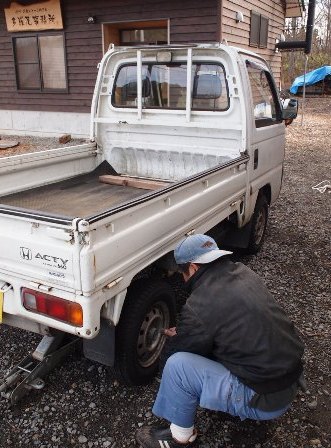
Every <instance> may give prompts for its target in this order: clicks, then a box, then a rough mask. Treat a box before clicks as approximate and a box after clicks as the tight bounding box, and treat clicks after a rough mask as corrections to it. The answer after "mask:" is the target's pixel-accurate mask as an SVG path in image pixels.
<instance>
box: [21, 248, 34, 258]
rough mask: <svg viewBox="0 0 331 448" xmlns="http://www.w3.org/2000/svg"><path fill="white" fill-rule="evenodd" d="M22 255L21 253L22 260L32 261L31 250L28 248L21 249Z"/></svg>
mask: <svg viewBox="0 0 331 448" xmlns="http://www.w3.org/2000/svg"><path fill="white" fill-rule="evenodd" d="M20 253H21V258H23V260H32V251H31V249H28V248H27V247H21V248H20Z"/></svg>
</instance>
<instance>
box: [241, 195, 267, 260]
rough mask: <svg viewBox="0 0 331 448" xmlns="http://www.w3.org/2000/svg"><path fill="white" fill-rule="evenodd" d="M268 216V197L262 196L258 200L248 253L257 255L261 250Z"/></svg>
mask: <svg viewBox="0 0 331 448" xmlns="http://www.w3.org/2000/svg"><path fill="white" fill-rule="evenodd" d="M268 216H269V204H268V201H267V199H266V197H265V196H264V195H263V194H261V195H259V196H258V198H257V200H256V204H255V209H254V214H253V217H252V225H251V231H250V235H249V242H248V246H247V249H246V253H248V254H256V253H257V252H258V251H259V250H260V249H261V247H262V244H263V241H264V237H265V231H266V228H267V222H268Z"/></svg>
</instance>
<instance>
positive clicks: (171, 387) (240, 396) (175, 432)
mask: <svg viewBox="0 0 331 448" xmlns="http://www.w3.org/2000/svg"><path fill="white" fill-rule="evenodd" d="M230 253H231V252H227V251H223V250H220V249H219V248H218V247H217V244H216V242H215V241H214V240H213V239H212V238H210V237H208V236H206V235H192V236H189V237H187V238H186V239H185V240H184V241H182V242H181V243H180V244H179V245H178V246H177V248H176V249H175V259H176V262H177V264H178V265H179V269H180V271H181V272H182V274H183V277H184V280H185V282H186V284H187V286H188V288H189V291H190V296H189V298H188V300H187V302H186V304H185V305H184V307H183V309H182V313H181V315H180V317H179V320H178V322H177V327H176V328H172V329H168V330H166V334H167V335H168V336H169V340H168V343H167V351H168V352H169V354H171V356H170V357H169V358H168V360H167V362H166V365H165V368H164V370H163V375H162V380H161V384H160V388H159V391H158V394H157V397H156V400H155V403H154V407H153V413H154V414H155V415H156V416H158V417H162V418H164V419H166V420H168V421H169V422H170V426H167V427H158V428H153V427H151V426H146V427H142V428H140V429H139V430H138V432H137V434H136V438H137V442H138V443H139V444H140V445H141V446H142V447H143V448H160V447H162V448H176V447H190V446H193V445H194V443H195V440H196V437H197V432H196V430H195V428H194V419H195V413H196V409H197V406H198V405H200V406H201V407H203V408H206V409H211V410H215V411H222V412H226V413H229V414H231V415H233V416H238V417H240V418H241V419H242V420H244V419H246V418H250V419H255V420H269V419H273V418H276V417H279V416H281V415H282V414H284V412H286V410H287V409H288V408H289V406H290V404H291V402H292V400H293V398H294V397H295V395H296V392H297V389H298V385H299V383H300V382H302V381H303V366H302V362H301V358H302V355H303V351H304V347H303V343H302V342H301V340H300V338H299V336H298V334H297V332H296V330H295V328H294V325H293V324H292V323H291V321H290V320H289V319H288V317H287V316H286V314H285V312H284V311H283V310H282V308H281V307H280V306H279V305H278V304H277V303H276V302H275V300H274V299H273V297H272V296H271V294H270V292H269V291H268V290H267V288H266V286H265V285H264V283H263V282H262V280H261V279H260V278H259V277H258V275H256V274H255V273H254V272H253V271H251V270H250V269H249V268H247V267H246V266H244V265H243V264H241V263H233V262H232V261H230V260H229V257H227V256H226V255H228V254H230Z"/></svg>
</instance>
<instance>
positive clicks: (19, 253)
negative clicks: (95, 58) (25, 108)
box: [0, 44, 297, 402]
mask: <svg viewBox="0 0 331 448" xmlns="http://www.w3.org/2000/svg"><path fill="white" fill-rule="evenodd" d="M296 113H297V103H296V101H295V100H290V101H289V100H287V103H286V105H282V104H281V102H280V100H279V96H278V93H277V89H276V86H275V83H274V80H273V76H272V73H271V71H270V69H269V67H268V65H267V64H266V62H265V61H264V60H263V59H262V58H261V57H259V56H258V55H256V54H254V53H251V52H249V51H246V50H241V49H239V48H233V47H230V46H226V45H222V44H196V45H195V44H192V45H177V46H176V45H170V46H142V47H126V48H124V47H115V46H111V47H110V49H109V51H108V52H107V53H106V54H105V55H104V57H103V59H102V61H101V63H100V64H99V72H98V77H97V81H96V86H95V91H94V96H93V100H92V107H91V128H90V142H89V143H86V144H80V145H77V146H70V147H65V148H63V147H62V148H58V149H52V150H47V151H42V152H34V153H30V154H22V155H17V156H11V157H4V158H0V321H1V323H2V324H5V325H8V326H12V327H17V328H21V329H23V330H26V331H30V332H35V333H39V334H40V335H43V336H44V338H43V339H42V341H41V343H40V344H39V346H38V347H37V349H36V350H35V351H34V352H33V353H32V354H30V355H29V356H27V358H25V359H24V360H23V361H22V362H20V363H19V364H18V365H17V366H15V367H14V368H13V369H12V370H11V371H10V372H8V374H7V375H6V377H5V378H4V380H3V383H2V384H1V385H0V392H2V395H4V396H7V398H11V400H12V402H16V401H17V400H18V399H19V398H20V397H21V396H22V395H24V394H25V393H26V392H27V391H28V390H29V389H31V388H33V389H38V388H41V387H42V386H43V381H42V379H41V378H42V377H43V376H45V374H46V373H47V372H48V371H49V370H50V368H51V367H52V366H53V365H54V364H55V363H56V362H57V361H58V360H59V359H60V358H61V356H63V354H64V353H66V351H67V350H68V347H69V346H71V344H73V343H74V342H75V341H76V339H77V340H83V350H84V355H85V356H86V357H87V358H89V359H92V360H96V361H98V362H101V363H102V364H104V365H108V366H114V367H115V370H116V371H117V373H118V374H119V375H120V376H121V377H122V379H123V380H124V381H125V382H126V383H129V384H143V383H146V382H147V381H149V380H150V379H151V378H152V377H153V375H155V373H156V371H157V368H158V359H159V356H160V352H161V350H162V347H163V345H164V339H165V336H164V335H163V332H162V329H163V328H167V327H170V326H172V325H173V323H174V319H175V310H176V306H175V305H176V304H175V294H174V291H173V288H172V286H171V284H170V283H169V281H168V273H169V272H170V271H175V270H176V267H175V263H174V259H173V250H174V248H175V246H176V245H177V243H178V242H179V241H181V240H182V239H183V238H184V237H185V235H188V234H191V233H193V232H196V233H205V232H209V231H211V234H212V235H222V239H221V241H220V242H221V245H222V244H223V245H224V244H226V245H231V246H237V247H242V248H246V250H247V251H248V252H250V253H255V252H257V251H258V249H259V248H260V246H261V244H262V242H263V239H264V234H265V228H266V224H267V218H268V208H269V206H270V205H271V204H272V203H273V202H274V201H275V200H276V198H277V197H278V195H279V192H280V189H281V184H282V175H283V159H284V147H285V123H284V122H285V121H286V120H287V119H292V118H295V116H296ZM68 335H69V336H68ZM70 335H71V336H70ZM73 336H75V337H74V338H73ZM13 388H14V390H12V389H13ZM8 389H11V392H7V391H8Z"/></svg>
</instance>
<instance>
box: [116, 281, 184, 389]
mask: <svg viewBox="0 0 331 448" xmlns="http://www.w3.org/2000/svg"><path fill="white" fill-rule="evenodd" d="M174 322H175V296H174V293H173V290H172V288H171V287H170V285H169V284H168V283H167V282H166V281H164V280H141V281H137V282H136V284H134V285H133V286H132V287H131V288H130V290H129V292H128V295H127V297H126V299H125V304H124V308H123V311H122V316H121V319H120V322H119V324H118V326H117V328H116V360H115V371H116V373H117V375H118V376H119V377H120V379H121V380H123V381H124V382H125V383H126V384H130V385H139V384H146V383H148V382H149V381H150V380H151V379H152V378H153V377H154V376H155V374H156V373H157V371H158V363H159V357H160V354H161V351H162V349H163V346H164V343H165V336H164V335H163V332H162V330H163V329H164V328H169V327H171V326H173V325H174Z"/></svg>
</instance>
